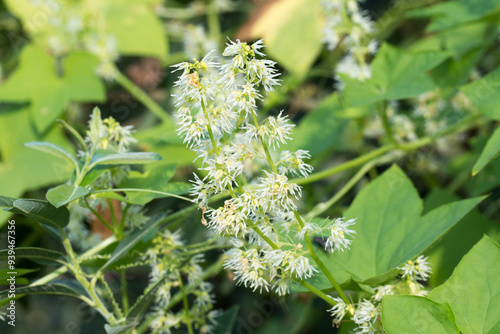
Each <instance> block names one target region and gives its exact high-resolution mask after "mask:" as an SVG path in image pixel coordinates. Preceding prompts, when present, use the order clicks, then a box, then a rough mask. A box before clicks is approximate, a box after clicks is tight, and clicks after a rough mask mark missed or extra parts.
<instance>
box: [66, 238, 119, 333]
mask: <svg viewBox="0 0 500 334" xmlns="http://www.w3.org/2000/svg"><path fill="white" fill-rule="evenodd" d="M61 233H62V236H63V246H64V249H65V250H66V253H67V255H68V259H69V261H70V269H71V271H73V275H75V278H76V280H77V281H78V282H79V283H80V284H81V285H82V286H83V288H84V289H85V291H86V292H87V293H88V295H89V297H90V299H91V301H92V304H91V306H93V307H94V308H95V309H97V311H99V313H101V315H102V316H103V317H104V319H106V321H107V322H108V323H109V324H110V325H112V326H113V325H116V324H118V322H117V320H116V318H115V316H114V315H113V314H112V313H111V312H109V311H108V309H107V308H106V306H105V305H104V304H103V302H102V301H101V299H100V298H99V296H98V295H97V293H96V290H95V280H94V281H93V283H94V284H93V283H92V282H89V281H87V279H86V278H85V276H84V275H85V273H84V271H83V270H82V268H81V267H80V263H79V262H78V259H77V256H76V254H75V252H74V250H73V248H72V247H71V241H70V240H69V238H68V236H67V235H66V233H64V231H63V230H61ZM98 275H99V273H97V274H96V275H95V276H94V278H97V276H98Z"/></svg>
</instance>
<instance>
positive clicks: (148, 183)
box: [118, 161, 191, 205]
mask: <svg viewBox="0 0 500 334" xmlns="http://www.w3.org/2000/svg"><path fill="white" fill-rule="evenodd" d="M145 169H146V171H145V173H144V174H140V173H138V172H131V173H130V176H129V178H128V179H126V180H125V181H124V182H122V183H121V184H119V185H118V188H122V189H124V188H125V189H128V188H133V189H147V190H153V191H159V192H164V193H169V194H175V195H179V194H185V193H187V192H188V191H189V189H190V188H191V185H190V184H188V183H184V182H173V183H169V182H168V181H169V180H170V179H171V178H172V177H173V176H174V174H175V171H176V169H177V166H176V165H172V164H169V163H168V162H163V161H162V162H158V163H155V164H151V165H148V166H146V168H145ZM125 193H126V194H127V197H128V200H129V201H130V202H132V203H134V204H139V205H145V204H146V203H148V202H150V201H151V200H153V199H155V198H162V197H168V195H167V194H160V193H150V192H141V191H125Z"/></svg>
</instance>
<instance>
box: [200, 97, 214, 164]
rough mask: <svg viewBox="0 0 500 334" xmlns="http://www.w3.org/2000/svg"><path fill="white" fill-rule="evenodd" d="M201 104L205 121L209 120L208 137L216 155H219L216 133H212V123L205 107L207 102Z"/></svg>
mask: <svg viewBox="0 0 500 334" xmlns="http://www.w3.org/2000/svg"><path fill="white" fill-rule="evenodd" d="M200 102H201V108H202V109H203V114H205V119H206V120H207V130H208V136H209V137H210V141H211V142H212V147H213V148H214V152H215V155H217V156H218V155H219V148H218V147H217V142H216V141H215V137H214V133H213V132H212V125H211V123H210V117H208V112H207V107H206V106H205V102H203V100H202V101H200Z"/></svg>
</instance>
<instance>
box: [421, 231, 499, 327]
mask: <svg viewBox="0 0 500 334" xmlns="http://www.w3.org/2000/svg"><path fill="white" fill-rule="evenodd" d="M499 277H500V246H499V245H498V244H497V243H496V242H494V241H493V240H491V239H490V238H489V237H488V236H484V237H483V238H482V239H481V240H480V241H479V242H478V243H477V244H476V245H475V246H474V247H473V248H472V249H471V250H470V251H469V253H467V255H465V256H464V257H463V259H462V261H460V263H459V264H458V266H457V267H456V269H455V271H454V272H453V275H452V276H451V277H450V279H449V280H447V281H446V282H445V283H444V284H442V285H441V286H439V287H437V288H436V289H434V290H432V291H431V292H430V293H429V298H430V299H432V300H434V301H436V302H438V303H449V304H450V306H451V308H452V310H453V313H454V314H455V318H456V322H457V325H458V328H459V330H460V332H461V333H463V334H479V333H492V334H493V333H495V332H494V331H492V330H493V329H495V328H496V329H498V328H499V327H500V280H499V279H498V278H499Z"/></svg>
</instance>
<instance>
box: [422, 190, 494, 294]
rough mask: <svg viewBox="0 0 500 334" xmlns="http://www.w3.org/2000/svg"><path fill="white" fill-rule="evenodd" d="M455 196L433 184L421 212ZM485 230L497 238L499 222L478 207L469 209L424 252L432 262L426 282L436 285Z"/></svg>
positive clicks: (445, 277) (454, 198)
mask: <svg viewBox="0 0 500 334" xmlns="http://www.w3.org/2000/svg"><path fill="white" fill-rule="evenodd" d="M457 199H458V197H457V196H455V195H453V194H452V193H449V192H447V191H445V190H442V189H439V188H434V189H432V191H431V192H430V194H429V195H427V197H426V198H425V201H424V212H429V211H430V210H432V209H434V208H437V207H439V206H441V205H444V204H447V203H451V202H453V201H456V200H457ZM484 234H487V235H489V236H490V237H492V238H495V240H496V238H498V240H500V225H499V224H498V223H497V222H495V221H492V220H490V219H488V218H486V217H485V216H484V215H483V214H481V213H480V212H479V210H477V208H476V209H473V210H471V211H470V212H469V213H468V214H467V215H466V216H465V217H464V218H463V219H462V220H460V222H458V223H457V224H456V225H455V226H453V228H452V229H451V230H450V231H449V232H448V233H447V234H446V235H445V236H444V237H443V238H441V239H440V240H439V242H438V243H437V244H436V245H435V246H433V247H432V248H431V249H430V250H429V251H428V252H426V254H425V255H426V256H428V257H429V259H428V261H429V263H431V265H432V275H431V277H430V278H429V280H428V283H429V285H430V286H432V287H436V286H438V285H440V284H442V283H443V282H444V281H446V280H447V279H448V278H449V277H450V276H451V274H452V273H453V270H454V269H455V267H456V266H457V265H458V263H459V262H460V260H461V259H462V257H463V256H464V255H465V254H467V252H468V251H469V250H470V249H471V248H472V247H473V246H474V245H475V244H476V243H477V242H478V241H479V240H481V238H482V237H483V235H484Z"/></svg>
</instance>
